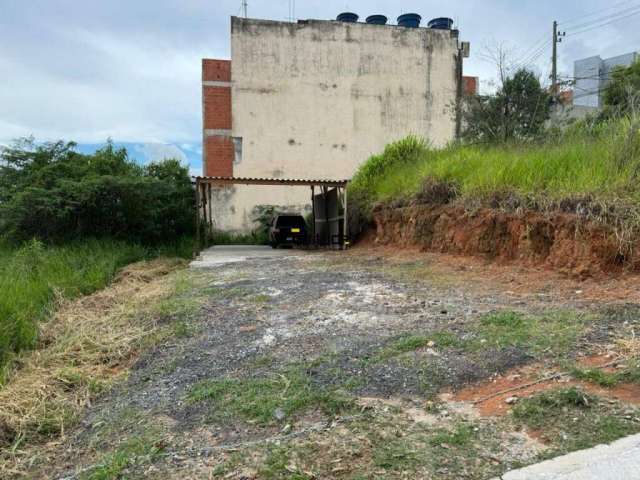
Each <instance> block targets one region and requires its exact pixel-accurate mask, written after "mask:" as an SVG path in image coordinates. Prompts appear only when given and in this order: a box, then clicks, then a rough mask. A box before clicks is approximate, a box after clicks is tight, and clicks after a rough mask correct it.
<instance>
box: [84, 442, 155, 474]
mask: <svg viewBox="0 0 640 480" xmlns="http://www.w3.org/2000/svg"><path fill="white" fill-rule="evenodd" d="M162 450H163V446H162V442H161V441H159V440H158V439H157V438H155V437H152V436H142V437H136V438H132V439H129V440H126V441H125V442H123V443H122V444H121V445H119V446H118V448H117V449H116V450H115V451H114V452H112V453H110V454H108V455H106V456H105V457H104V458H103V459H102V461H101V462H100V463H99V464H98V465H96V466H94V467H93V468H92V469H90V470H89V471H88V472H86V473H84V474H82V475H81V476H80V478H81V479H82V480H112V479H116V478H122V475H123V473H124V472H125V470H126V469H128V468H129V467H133V466H135V465H144V464H148V463H151V462H153V461H154V460H155V458H157V457H158V455H159V454H160V453H161V452H162Z"/></svg>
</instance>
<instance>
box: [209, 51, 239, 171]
mask: <svg viewBox="0 0 640 480" xmlns="http://www.w3.org/2000/svg"><path fill="white" fill-rule="evenodd" d="M202 123H203V132H202V147H203V148H202V170H203V174H204V175H205V176H231V175H233V166H232V165H233V158H234V144H233V138H232V136H231V127H232V122H231V62H230V61H229V60H209V59H204V60H202Z"/></svg>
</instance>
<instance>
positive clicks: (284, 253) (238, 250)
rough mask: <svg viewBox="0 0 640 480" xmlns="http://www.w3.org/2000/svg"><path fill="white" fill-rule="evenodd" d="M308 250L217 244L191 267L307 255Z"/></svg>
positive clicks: (204, 252)
mask: <svg viewBox="0 0 640 480" xmlns="http://www.w3.org/2000/svg"><path fill="white" fill-rule="evenodd" d="M305 254H306V252H305V251H303V250H297V249H292V248H290V249H275V248H271V247H270V246H268V245H215V246H213V247H209V248H207V249H206V250H203V251H202V252H200V255H199V256H198V258H197V259H196V260H194V261H193V262H191V267H194V268H199V267H200V268H201V267H212V266H215V265H224V264H226V263H235V262H244V261H246V260H249V259H258V258H273V257H290V256H297V255H305Z"/></svg>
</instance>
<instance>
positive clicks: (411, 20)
mask: <svg viewBox="0 0 640 480" xmlns="http://www.w3.org/2000/svg"><path fill="white" fill-rule="evenodd" d="M420 20H422V17H421V16H420V15H418V14H417V13H405V14H404V15H400V16H399V17H398V25H400V26H401V27H408V28H418V27H419V26H420Z"/></svg>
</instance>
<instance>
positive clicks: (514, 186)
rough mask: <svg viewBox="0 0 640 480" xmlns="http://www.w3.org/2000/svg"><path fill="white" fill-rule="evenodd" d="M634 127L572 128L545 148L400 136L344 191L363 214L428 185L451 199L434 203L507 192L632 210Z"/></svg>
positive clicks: (637, 159) (637, 160)
mask: <svg viewBox="0 0 640 480" xmlns="http://www.w3.org/2000/svg"><path fill="white" fill-rule="evenodd" d="M634 122H635V119H630V118H621V119H616V120H611V121H608V122H601V123H599V124H597V125H595V126H594V125H589V124H588V123H587V122H578V123H577V124H576V125H577V126H574V127H573V128H570V129H568V130H566V131H565V132H564V133H563V134H562V135H561V136H560V137H558V136H555V137H554V136H552V135H550V136H549V140H548V141H546V142H538V143H529V144H500V145H461V144H455V143H454V144H451V145H449V146H447V147H445V148H432V147H431V146H429V145H428V144H427V143H426V142H424V141H423V140H421V139H419V138H416V137H408V138H405V139H402V140H400V141H397V142H394V143H391V144H389V145H387V146H386V147H385V149H384V152H382V153H381V154H378V155H374V156H372V157H371V158H370V159H369V160H368V161H367V162H365V163H364V164H363V165H362V166H361V167H360V168H359V170H358V171H357V172H356V174H355V175H354V177H353V181H352V182H351V183H350V184H349V198H351V199H353V202H354V207H355V208H356V210H357V209H363V210H364V212H365V215H366V213H370V211H371V209H372V207H373V205H374V204H376V203H378V202H390V201H393V200H399V199H406V198H408V197H411V196H418V197H419V196H420V195H421V194H422V195H424V193H425V192H424V190H425V188H424V186H425V183H427V182H429V181H431V182H432V183H439V184H443V185H444V184H449V185H452V188H451V190H453V192H448V191H447V192H445V194H441V195H440V198H437V199H435V201H449V200H451V197H452V196H453V197H456V196H457V197H461V198H463V199H471V200H485V201H488V200H490V199H491V198H495V196H496V195H501V194H502V195H504V193H505V192H512V193H514V194H515V195H518V196H519V197H521V198H532V199H535V201H537V202H538V203H539V204H542V205H544V204H548V203H549V202H553V201H555V202H559V201H560V200H561V199H564V198H584V197H585V196H592V197H593V198H595V199H596V200H598V201H602V202H608V201H611V202H613V203H617V204H623V205H625V204H629V205H632V207H631V208H633V209H635V208H636V207H635V206H633V204H637V199H638V196H639V191H638V185H637V181H636V177H635V173H634V172H636V171H637V169H638V167H639V165H640V155H638V152H640V150H638V149H637V148H631V149H630V148H629V145H637V144H638V136H637V132H636V130H635V127H634ZM620 159H624V161H621V160H620ZM427 193H428V192H427ZM427 200H428V201H434V199H432V198H428V199H427ZM634 212H635V210H634ZM636 216H637V214H636V213H634V214H633V215H629V219H630V220H633V217H636Z"/></svg>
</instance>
